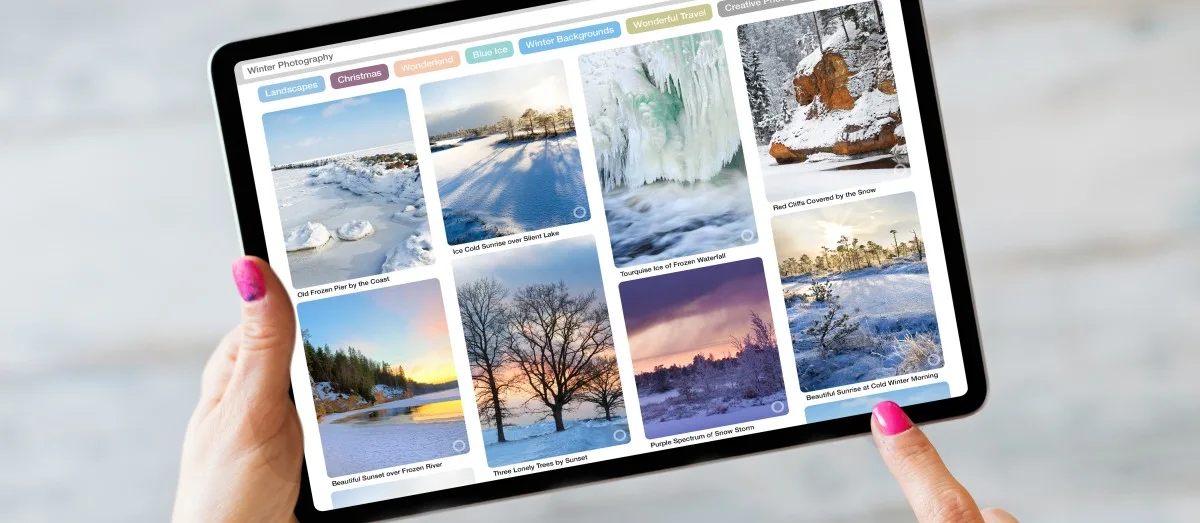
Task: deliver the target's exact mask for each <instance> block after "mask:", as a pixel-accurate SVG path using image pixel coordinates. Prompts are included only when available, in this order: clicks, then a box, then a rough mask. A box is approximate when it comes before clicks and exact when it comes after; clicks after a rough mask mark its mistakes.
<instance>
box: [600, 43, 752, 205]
mask: <svg viewBox="0 0 1200 523" xmlns="http://www.w3.org/2000/svg"><path fill="white" fill-rule="evenodd" d="M579 65H580V69H581V71H582V73H583V88H584V96H585V99H586V102H587V111H588V117H589V120H590V126H591V131H592V143H593V145H594V146H595V150H596V161H597V162H598V164H599V170H600V174H601V178H602V180H603V182H604V187H605V190H612V189H615V188H618V187H624V186H628V187H636V186H639V185H644V184H651V183H654V182H657V181H661V180H669V181H677V182H694V181H704V180H708V179H711V178H712V177H714V176H716V175H717V174H718V173H719V172H720V171H721V169H722V167H724V166H725V165H726V164H727V163H729V162H730V160H732V159H733V157H734V155H736V154H737V153H738V151H739V150H740V149H741V139H740V137H739V134H738V129H739V126H738V122H737V114H736V111H735V109H734V106H733V90H732V87H731V84H730V79H729V67H728V65H727V63H726V60H725V49H724V45H723V43H722V41H721V33H720V32H719V31H711V32H707V33H699V34H694V35H688V36H682V37H678V38H672V39H668V40H661V41H657V42H649V43H645V44H639V45H635V46H632V47H624V48H620V49H613V50H608V51H601V52H598V53H593V54H588V55H584V56H581V57H580V58H579Z"/></svg>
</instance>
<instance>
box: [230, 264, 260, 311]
mask: <svg viewBox="0 0 1200 523" xmlns="http://www.w3.org/2000/svg"><path fill="white" fill-rule="evenodd" d="M233 281H234V282H236V283H237V288H238V293H239V294H241V295H242V301H245V302H247V303H249V302H255V301H258V300H261V299H262V297H263V295H265V294H266V286H265V285H263V275H262V271H261V270H259V269H258V265H256V264H255V263H254V262H253V261H252V260H249V259H246V258H243V259H240V260H238V261H236V262H233Z"/></svg>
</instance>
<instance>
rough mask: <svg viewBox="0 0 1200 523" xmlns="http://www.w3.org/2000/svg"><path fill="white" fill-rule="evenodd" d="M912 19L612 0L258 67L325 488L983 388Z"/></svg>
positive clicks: (310, 446)
mask: <svg viewBox="0 0 1200 523" xmlns="http://www.w3.org/2000/svg"><path fill="white" fill-rule="evenodd" d="M903 16H904V13H903V12H902V9H901V7H900V4H899V1H898V0H876V1H866V2H850V3H848V2H846V1H844V0H843V1H833V0H824V1H796V0H791V1H789V0H779V1H770V0H723V1H720V2H697V1H686V2H674V1H665V2H664V1H659V2H653V1H650V2H645V1H626V0H603V1H601V0H595V1H583V2H572V3H567V4H559V5H551V6H546V7H541V8H534V9H526V10H523V11H519V12H514V13H508V14H502V15H494V16H488V17H484V18H477V19H472V20H467V21H464V22H459V23H454V24H447V25H443V26H437V27H431V28H426V29H421V30H415V31H407V32H403V33H397V34H393V35H387V36H383V37H375V38H370V39H366V40H359V41H352V42H347V43H345V44H341V45H335V46H329V47H323V48H318V49H313V50H309V51H304V52H298V53H292V54H288V55H284V56H276V57H267V58H263V59H260V60H253V61H247V62H242V63H240V64H238V68H237V71H236V74H237V77H238V86H239V93H240V97H241V98H240V103H241V109H242V112H243V115H244V116H245V122H244V123H245V130H246V134H247V137H248V142H249V144H248V145H249V151H250V156H251V160H252V162H253V171H254V181H255V185H256V187H257V191H258V194H257V196H258V203H259V206H260V209H261V214H262V216H261V218H262V223H263V225H264V228H265V231H266V243H267V251H268V254H269V259H270V260H271V264H272V266H273V267H275V269H276V270H277V271H278V272H279V274H280V276H281V278H282V279H283V281H284V284H285V285H286V286H287V287H288V289H289V292H291V294H292V299H293V300H294V301H295V303H296V313H297V316H298V319H299V325H300V329H301V330H300V332H301V334H300V336H299V339H297V341H296V343H297V346H296V352H295V358H294V359H293V368H292V378H293V390H294V392H295V397H296V405H297V408H298V410H299V415H300V420H301V422H302V425H303V427H304V438H305V440H304V441H305V451H306V458H307V466H308V473H309V477H310V479H311V488H312V494H313V503H314V505H315V506H316V507H317V508H318V509H321V510H331V509H336V508H341V507H348V506H353V505H360V504H364V503H371V502H375V501H381V500H388V499H395V498H400V497H405V496H412V495H416V494H422V493H426V492H433V491H438V490H443V489H449V488H454V487H462V486H467V485H473V484H482V483H489V482H497V481H500V482H504V481H508V482H519V481H522V476H528V475H533V474H539V473H544V472H546V471H553V470H559V469H565V468H570V467H586V466H588V465H589V464H593V463H597V462H602V461H608V460H617V459H631V460H636V459H638V456H639V455H645V454H647V453H653V452H658V451H662V450H664V449H675V448H680V447H686V446H692V445H705V444H706V443H709V442H713V441H717V440H724V439H729V438H740V437H747V436H752V435H754V434H760V433H766V432H770V431H774V430H779V429H782V428H787V427H795V426H799V425H805V424H812V423H819V422H821V421H825V420H831V419H836V418H841V417H846V416H851V415H857V414H862V413H866V412H868V411H869V410H870V408H871V407H872V406H873V405H874V404H875V403H877V402H879V401H881V400H885V399H887V400H893V401H896V402H898V403H900V404H901V405H913V404H918V403H924V402H930V401H936V400H940V399H947V398H952V397H958V396H962V395H964V394H965V393H966V391H967V379H966V375H965V372H964V364H963V358H962V354H961V350H960V342H959V337H958V331H957V328H956V319H955V316H954V313H955V310H954V304H953V301H952V296H951V287H950V280H949V276H948V274H947V261H946V256H945V254H944V252H943V248H942V238H941V236H940V230H941V228H940V226H939V216H938V214H937V210H936V206H935V205H934V193H933V182H932V179H931V175H930V167H929V159H928V157H927V154H926V148H925V143H924V137H923V134H922V124H923V123H924V124H927V125H932V126H937V125H938V122H922V121H921V119H920V116H921V115H920V112H919V110H918V109H919V107H918V98H917V90H916V89H917V88H916V86H915V82H914V79H913V70H912V66H911V64H910V61H909V49H908V45H907V37H906V34H905V26H904V23H903ZM935 128H936V127H935ZM950 219H953V217H950ZM478 488H484V487H478Z"/></svg>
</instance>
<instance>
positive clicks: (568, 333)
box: [511, 282, 613, 432]
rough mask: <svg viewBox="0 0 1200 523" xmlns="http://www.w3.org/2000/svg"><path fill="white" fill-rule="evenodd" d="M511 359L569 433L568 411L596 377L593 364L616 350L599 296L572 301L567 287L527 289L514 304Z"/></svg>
mask: <svg viewBox="0 0 1200 523" xmlns="http://www.w3.org/2000/svg"><path fill="white" fill-rule="evenodd" d="M512 314H513V319H512V329H513V331H514V334H515V335H516V340H515V342H514V343H513V345H512V349H511V357H512V359H513V361H514V363H515V364H516V366H517V368H518V369H520V373H521V376H522V378H523V379H524V380H525V384H524V385H527V386H528V388H529V392H531V393H532V394H533V397H534V399H535V401H540V402H541V403H542V404H543V405H545V406H546V408H547V409H549V410H550V415H551V416H552V417H553V418H554V429H555V430H556V431H559V432H561V431H563V430H566V426H565V425H564V424H563V411H564V410H565V409H566V408H567V405H568V404H569V403H571V402H572V401H574V400H576V399H578V395H579V392H580V391H581V390H582V389H583V387H584V386H585V385H587V383H588V381H589V378H590V377H591V376H592V372H591V368H592V362H593V361H595V360H596V359H597V358H598V357H600V355H601V354H602V353H604V352H607V351H610V350H612V347H613V344H612V329H611V327H610V326H609V319H608V309H607V308H605V307H604V305H603V302H601V301H599V300H598V299H597V296H596V293H595V291H592V292H589V293H587V294H584V295H572V294H571V293H570V291H569V290H568V289H567V285H566V283H563V282H559V283H556V284H537V285H530V286H528V287H524V288H522V289H521V290H520V291H518V292H517V295H516V296H515V297H514V299H513V313H512Z"/></svg>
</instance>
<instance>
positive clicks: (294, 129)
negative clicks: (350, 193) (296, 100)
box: [263, 89, 413, 165]
mask: <svg viewBox="0 0 1200 523" xmlns="http://www.w3.org/2000/svg"><path fill="white" fill-rule="evenodd" d="M263 128H264V130H265V131H266V135H267V152H268V153H269V154H270V156H271V164H272V165H283V164H288V163H294V162H300V161H304V160H312V159H315V158H324V157H327V156H337V155H342V154H347V153H352V152H355V151H361V150H364V149H373V148H376V147H382V146H385V145H392V144H398V143H404V142H411V141H412V139H413V136H412V122H411V121H410V120H409V115H408V101H407V99H406V97H405V95H404V90H403V89H395V90H392V91H384V92H382V93H374V94H369V95H364V96H356V97H353V98H345V99H342V100H336V101H332V102H325V103H319V104H316V105H308V106H304V107H297V108H295V109H287V110H284V111H277V112H274V113H267V114H264V115H263Z"/></svg>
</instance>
